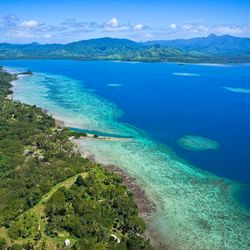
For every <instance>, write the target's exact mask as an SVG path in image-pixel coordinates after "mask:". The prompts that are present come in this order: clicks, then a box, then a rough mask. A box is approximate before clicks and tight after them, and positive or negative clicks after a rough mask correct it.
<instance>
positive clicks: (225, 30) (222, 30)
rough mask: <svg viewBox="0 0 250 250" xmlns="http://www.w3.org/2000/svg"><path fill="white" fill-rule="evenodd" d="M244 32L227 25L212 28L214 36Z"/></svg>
mask: <svg viewBox="0 0 250 250" xmlns="http://www.w3.org/2000/svg"><path fill="white" fill-rule="evenodd" d="M243 31H244V28H242V27H237V26H227V25H219V26H216V27H213V28H212V32H213V33H216V34H232V35H238V34H241V33H242V32H243Z"/></svg>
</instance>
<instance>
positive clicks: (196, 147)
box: [178, 135, 220, 151]
mask: <svg viewBox="0 0 250 250" xmlns="http://www.w3.org/2000/svg"><path fill="white" fill-rule="evenodd" d="M178 144H179V146H181V147H183V148H185V149H187V150H192V151H206V150H217V149H218V148H219V146H220V145H219V143H218V142H216V141H213V140H211V139H208V138H206V137H202V136H196V135H185V136H183V137H181V138H180V139H179V140H178Z"/></svg>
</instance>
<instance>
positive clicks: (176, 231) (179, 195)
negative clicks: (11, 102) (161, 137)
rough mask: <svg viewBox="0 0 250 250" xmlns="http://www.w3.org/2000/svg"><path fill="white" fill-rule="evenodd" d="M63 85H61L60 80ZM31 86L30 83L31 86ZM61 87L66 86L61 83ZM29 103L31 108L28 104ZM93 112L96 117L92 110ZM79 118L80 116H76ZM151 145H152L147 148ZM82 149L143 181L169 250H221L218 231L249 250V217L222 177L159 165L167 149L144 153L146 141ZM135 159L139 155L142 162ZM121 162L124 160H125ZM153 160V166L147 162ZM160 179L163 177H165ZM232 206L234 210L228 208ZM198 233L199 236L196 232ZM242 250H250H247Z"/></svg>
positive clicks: (173, 162)
mask: <svg viewBox="0 0 250 250" xmlns="http://www.w3.org/2000/svg"><path fill="white" fill-rule="evenodd" d="M59 80H61V79H60V78H59ZM28 81H29V80H28V79H27V82H28ZM55 83H56V81H55ZM24 86H25V84H24ZM27 86H29V85H27ZM31 86H32V85H31ZM59 86H61V83H60V84H59ZM26 91H28V89H26ZM77 94H78V93H77ZM64 98H66V97H64ZM66 99H67V98H66ZM23 100H24V102H25V99H23ZM27 101H28V102H29V99H27ZM45 103H46V102H45ZM35 104H36V105H37V106H39V105H40V104H41V105H42V104H43V103H42V102H40V103H39V102H35ZM43 107H44V108H45V109H46V108H47V109H48V110H50V106H48V105H43ZM52 111H53V109H52ZM78 112H80V113H82V114H84V112H82V110H78ZM90 112H92V111H91V110H90ZM80 113H79V116H80ZM73 114H74V113H73ZM74 115H75V116H77V114H76V113H75V114H74ZM53 117H56V118H58V119H60V120H64V121H65V126H67V127H74V126H75V125H74V122H73V121H74V117H73V115H72V117H71V115H69V116H68V117H67V116H66V117H65V118H66V119H64V117H62V116H60V115H59V116H58V114H57V113H56V112H54V113H53ZM67 118H73V119H72V120H71V121H72V122H71V123H70V122H69V121H70V120H69V119H67ZM80 118H81V119H82V118H83V119H84V117H83V115H82V116H80ZM88 125H89V127H88V130H91V126H90V125H91V123H89V124H88ZM83 127H84V126H83ZM98 128H99V127H97V128H95V130H93V131H98ZM108 128H109V127H108ZM100 129H101V127H100ZM108 131H110V130H106V132H108ZM118 134H119V133H118ZM135 138H136V137H135ZM140 139H141V137H140ZM148 142H149V141H146V143H148ZM81 143H83V144H82V145H81V144H80V143H79V147H81V146H83V147H84V146H85V148H81V150H82V151H83V153H85V154H89V155H90V156H91V157H90V158H91V159H92V160H94V159H96V161H97V162H99V163H103V164H114V165H115V166H120V167H121V168H122V169H123V170H125V171H126V172H127V173H129V174H130V176H136V180H138V181H140V180H141V184H142V187H144V188H145V190H146V191H147V194H148V195H149V197H151V199H153V200H154V201H155V202H156V205H157V208H158V209H157V210H158V211H157V213H156V214H155V216H154V218H153V219H152V220H151V222H152V224H150V223H149V225H150V227H151V226H154V225H155V228H154V232H153V233H154V234H158V235H157V236H158V237H159V235H160V234H161V233H162V235H161V239H162V242H166V239H167V242H166V244H167V246H169V248H167V249H187V248H186V247H188V248H189V249H191V246H192V249H201V248H200V247H201V246H202V244H203V248H202V249H213V248H214V247H218V246H221V244H222V243H221V242H219V241H218V242H217V241H216V239H215V238H214V237H211V240H208V239H207V237H206V236H208V235H211V236H213V233H216V232H215V230H212V232H207V230H210V229H213V228H215V229H220V232H221V233H219V235H220V236H221V237H222V239H223V245H224V246H225V247H227V249H233V248H231V246H233V245H234V243H233V242H232V241H231V240H234V239H235V238H236V237H238V240H237V242H238V241H239V243H240V245H243V246H244V242H247V240H246V237H244V235H245V232H246V229H244V227H246V226H247V225H246V223H244V221H246V219H248V217H247V216H246V215H244V214H243V213H242V211H241V209H240V207H239V206H238V204H236V201H235V200H234V199H233V197H232V194H231V191H230V190H228V188H227V185H226V186H225V187H224V184H226V183H224V182H223V181H222V180H221V179H217V177H215V176H211V174H209V175H207V174H206V173H205V172H204V174H203V172H202V173H201V171H199V172H197V171H196V168H192V166H188V165H185V164H184V163H183V162H182V161H179V159H176V158H174V157H171V158H166V159H165V158H164V159H163V160H164V161H163V162H158V158H154V157H155V156H156V157H160V160H162V158H161V157H162V156H161V153H162V151H161V148H160V147H158V145H155V144H154V143H152V145H151V144H149V145H150V147H146V148H144V147H143V146H145V144H146V143H144V141H142V143H141V141H140V142H139V143H140V144H139V143H138V141H137V139H135V140H134V142H131V144H130V143H128V144H127V143H124V142H115V143H111V142H108V141H106V140H99V139H98V138H93V139H92V138H86V137H84V140H81ZM150 143H151V141H150ZM93 149H94V150H93ZM145 149H146V150H145ZM76 150H77V149H76ZM136 150H137V151H136ZM155 150H156V151H155ZM152 151H153V152H159V154H157V155H155V154H153V155H152V157H150V158H149V156H151V152H152ZM93 152H94V153H93ZM135 153H138V156H137V155H136V154H135ZM170 153H171V152H170ZM91 154H92V155H91ZM94 155H95V156H94ZM143 155H144V156H145V155H146V157H142V156H143ZM147 155H148V156H147ZM165 156H168V155H166V154H165V147H164V155H163V157H165ZM170 156H171V155H170ZM120 157H122V158H121V160H120ZM148 158H149V161H147V159H148ZM116 159H117V160H116ZM138 159H139V160H138ZM128 160H130V161H128ZM137 160H138V161H137ZM103 164H100V165H103ZM124 164H125V165H124ZM126 164H127V165H126ZM141 166H142V167H141ZM143 167H146V169H147V172H144V170H145V169H143ZM161 171H162V172H161ZM134 173H135V175H134ZM154 173H157V174H154ZM158 173H161V175H159V174H158ZM137 177H138V179H137ZM145 178H146V181H149V184H151V187H150V186H149V188H148V186H147V185H146V184H147V182H144V180H145ZM213 178H215V179H213ZM159 182H161V183H162V185H160V186H157V187H159V188H160V190H157V191H158V192H162V194H163V195H164V197H163V196H159V198H160V199H158V198H157V197H156V196H157V195H158V194H157V193H155V192H153V190H154V188H155V187H156V185H158V183H159ZM161 183H160V184H161ZM144 184H145V186H144ZM228 184H230V183H228ZM229 186H231V185H229ZM229 186H228V187H229ZM150 188H151V189H150ZM151 191H152V192H151ZM166 194H168V195H166ZM206 194H207V195H206ZM196 195H197V196H196ZM204 195H205V196H204ZM209 195H210V196H209ZM207 197H208V198H207ZM210 197H211V198H210ZM163 198H164V199H163ZM196 201H197V202H196ZM214 202H215V203H214ZM227 204H229V205H230V206H228V207H227V206H225V205H227ZM204 208H205V209H204ZM232 208H233V209H232ZM190 209H191V211H190ZM224 211H225V212H224ZM211 212H212V213H213V214H214V216H213V217H212V216H211ZM171 216H172V217H171ZM235 216H237V219H238V218H239V219H240V220H239V221H238V220H235V219H233V218H236V217H235ZM213 218H214V219H213ZM238 222H240V223H242V224H241V225H242V226H241V225H240V224H238ZM180 223H183V224H180ZM177 226H178V227H177ZM233 227H235V232H236V233H239V234H235V236H234V235H229V236H230V238H228V237H226V236H224V235H225V234H224V230H226V231H225V232H228V233H230V232H229V231H228V230H227V228H233ZM194 229H195V230H197V231H194ZM205 229H206V230H205ZM241 229H242V230H241ZM192 230H193V231H192ZM196 232H197V233H196ZM216 235H217V234H216ZM156 238H157V237H156ZM195 238H196V239H198V238H199V239H200V240H199V241H195ZM243 238H245V239H243ZM234 241H235V240H234ZM209 243H210V244H209ZM239 243H237V244H239ZM163 249H164V248H163ZM242 249H245V248H244V247H243V248H242Z"/></svg>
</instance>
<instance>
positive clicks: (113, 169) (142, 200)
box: [7, 71, 167, 250]
mask: <svg viewBox="0 0 250 250" xmlns="http://www.w3.org/2000/svg"><path fill="white" fill-rule="evenodd" d="M7 72H8V73H10V74H14V75H15V79H14V80H13V81H12V82H11V84H12V86H13V82H14V81H17V80H19V75H21V77H27V76H28V75H22V74H21V73H20V74H16V73H13V72H11V71H7ZM7 98H10V99H13V94H11V95H10V96H8V97H7ZM42 111H43V112H44V113H46V114H48V115H50V116H51V117H52V118H53V119H54V120H55V126H56V127H58V128H63V127H65V123H64V121H62V120H59V119H57V118H55V117H53V116H52V115H51V114H50V113H49V111H48V110H45V109H42ZM94 136H95V135H94V134H90V133H87V134H86V136H85V137H83V136H81V137H80V138H78V139H76V138H75V137H74V136H72V137H70V138H69V140H70V141H71V142H73V143H74V145H75V147H76V150H78V151H79V152H80V153H81V156H82V157H83V158H86V159H88V160H90V161H92V162H94V163H97V164H100V165H101V166H102V167H103V168H104V169H106V170H107V171H108V172H110V173H115V174H117V175H118V176H120V177H122V180H123V181H122V185H124V186H125V187H126V188H127V189H128V190H129V191H130V192H131V193H132V194H133V196H134V201H135V203H136V205H137V207H138V213H139V216H140V217H141V218H142V219H143V220H144V222H145V225H146V230H145V232H144V234H143V238H144V239H145V240H150V243H151V245H152V246H153V248H154V249H155V250H167V246H166V245H165V243H163V242H162V241H161V240H160V239H159V238H158V237H157V235H156V234H155V232H153V229H152V228H150V223H151V218H152V215H153V213H155V212H156V205H155V204H154V202H153V201H152V200H151V199H150V198H149V197H148V196H147V194H146V192H145V190H144V189H143V187H142V186H141V185H139V184H138V182H137V181H136V179H135V178H133V177H131V176H130V175H129V174H127V173H126V172H125V171H124V170H123V169H122V168H119V167H118V166H115V165H105V164H101V163H98V162H97V161H96V160H95V156H94V155H91V156H86V155H85V152H84V151H82V150H80V148H79V147H78V145H77V143H76V142H75V140H84V139H88V138H94ZM96 139H97V140H108V141H119V140H125V141H127V140H131V139H130V138H116V137H106V136H98V138H96Z"/></svg>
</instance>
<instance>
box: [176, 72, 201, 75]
mask: <svg viewBox="0 0 250 250" xmlns="http://www.w3.org/2000/svg"><path fill="white" fill-rule="evenodd" d="M172 74H173V75H175V76H201V74H195V73H185V72H175V73H172Z"/></svg>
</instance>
